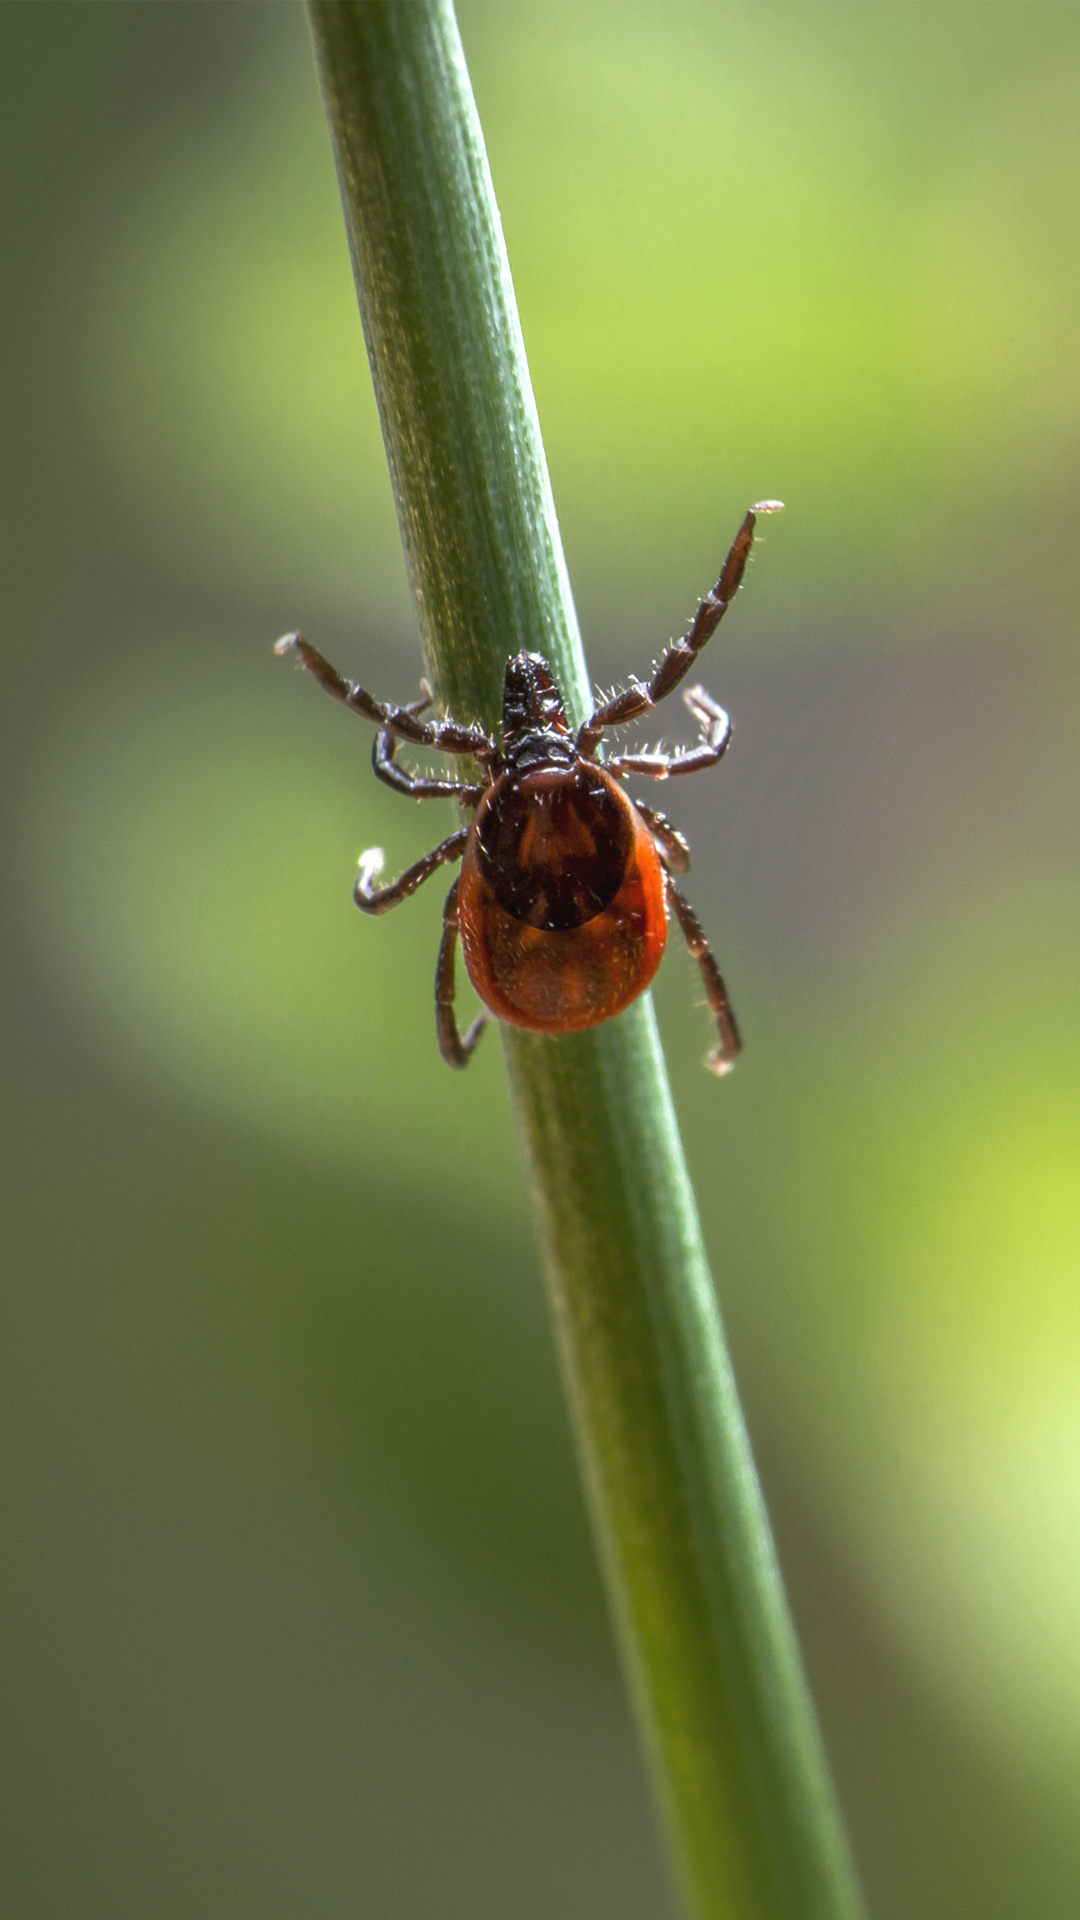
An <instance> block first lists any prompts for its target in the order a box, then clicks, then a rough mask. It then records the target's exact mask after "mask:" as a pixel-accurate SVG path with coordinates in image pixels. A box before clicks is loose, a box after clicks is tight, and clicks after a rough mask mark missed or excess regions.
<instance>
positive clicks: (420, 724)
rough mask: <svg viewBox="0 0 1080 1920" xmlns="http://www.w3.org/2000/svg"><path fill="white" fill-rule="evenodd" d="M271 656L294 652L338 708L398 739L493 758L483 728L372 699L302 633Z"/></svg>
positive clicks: (288, 639)
mask: <svg viewBox="0 0 1080 1920" xmlns="http://www.w3.org/2000/svg"><path fill="white" fill-rule="evenodd" d="M274 652H275V653H279V654H286V653H298V654H299V655H300V658H301V660H302V661H303V663H304V665H305V667H306V668H307V670H308V672H309V673H311V674H314V676H315V678H316V680H317V681H318V683H319V685H320V687H325V689H326V691H327V693H329V694H332V695H333V697H334V699H335V700H340V701H341V704H342V706H345V707H350V708H351V709H352V711H353V713H361V714H363V716H364V719H365V720H373V721H374V722H375V725H376V726H377V727H382V728H385V729H386V730H388V731H389V732H390V733H392V734H396V736H397V738H398V739H399V740H411V741H412V742H413V744H414V745H415V746H418V747H435V748H437V750H438V751H439V753H473V754H475V755H476V757H477V759H478V760H489V759H491V758H492V757H493V756H494V755H495V751H496V749H495V743H494V741H493V740H489V739H488V736H487V734H486V733H485V732H484V729H483V727H461V726H459V725H458V724H457V722H456V721H455V720H421V719H420V718H419V717H418V715H417V713H416V710H415V702H414V704H413V706H412V707H396V706H394V705H393V704H387V702H386V701H384V700H376V699H375V698H374V697H373V696H372V695H371V694H370V693H368V692H367V691H366V689H365V688H364V687H361V686H357V684H356V682H355V681H353V680H345V679H343V678H342V676H341V674H340V673H339V672H338V670H337V668H336V667H332V666H331V665H330V662H329V660H324V659H323V656H322V654H321V653H320V652H319V651H318V649H317V648H316V647H313V646H312V644H311V642H310V640H305V639H304V636H303V634H302V633H287V634H286V635H285V637H284V639H282V640H279V641H278V643H277V645H276V647H275V648H274Z"/></svg>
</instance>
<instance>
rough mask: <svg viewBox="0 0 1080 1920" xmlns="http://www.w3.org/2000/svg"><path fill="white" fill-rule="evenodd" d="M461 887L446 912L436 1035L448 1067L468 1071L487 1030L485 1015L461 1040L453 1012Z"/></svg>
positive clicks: (454, 891)
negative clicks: (478, 1042) (475, 1049)
mask: <svg viewBox="0 0 1080 1920" xmlns="http://www.w3.org/2000/svg"><path fill="white" fill-rule="evenodd" d="M457 902H458V883H457V881H456V880H455V881H454V884H453V886H452V887H451V889H450V891H449V893H448V894H447V896H446V905H445V907H444V908H443V934H442V939H441V941H440V942H439V958H438V963H437V965H436V968H435V1031H436V1033H437V1035H438V1038H439V1052H440V1053H441V1054H442V1057H443V1059H444V1060H445V1061H446V1064H447V1066H448V1067H467V1066H468V1064H469V1059H470V1057H471V1055H472V1052H473V1049H474V1047H475V1046H476V1043H477V1041H478V1040H479V1038H480V1035H481V1034H482V1033H483V1031H484V1028H485V1027H486V1026H487V1021H488V1017H487V1014H486V1013H480V1014H478V1015H477V1017H476V1019H475V1020H474V1021H473V1023H472V1026H471V1027H470V1028H469V1030H468V1032H467V1033H466V1035H465V1038H464V1039H462V1037H461V1034H460V1033H459V1032H458V1023H457V1014H456V1013H455V1012H454V950H455V948H456V946H457V937H458V904H457Z"/></svg>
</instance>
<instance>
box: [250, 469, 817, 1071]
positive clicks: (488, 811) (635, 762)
mask: <svg viewBox="0 0 1080 1920" xmlns="http://www.w3.org/2000/svg"><path fill="white" fill-rule="evenodd" d="M781 504H782V503H781V502H780V501H777V500H763V501H761V502H760V503H759V504H758V505H757V506H756V507H751V508H750V510H749V512H748V513H747V515H746V518H745V520H744V521H743V523H742V526H741V527H740V528H739V531H738V533H737V534H736V536H735V539H734V542H733V544H732V547H731V551H730V553H729V554H728V556H727V559H726V560H725V562H724V566H723V571H722V572H721V575H720V578H719V580H718V581H717V583H716V585H715V587H713V589H712V591H711V592H710V593H707V594H706V595H705V598H704V600H702V602H701V604H700V606H699V607H698V610H697V613H696V614H695V616H694V620H693V622H692V624H691V626H690V629H689V631H688V632H687V633H686V634H685V635H684V637H683V638H682V639H681V640H677V641H675V643H674V644H673V645H672V646H670V647H668V649H667V651H666V652H665V653H664V654H663V655H662V657H661V659H660V660H659V662H658V663H657V665H656V666H655V668H654V670H653V674H652V677H651V679H650V680H648V681H647V682H645V683H644V684H643V683H642V682H641V681H639V680H634V679H632V680H631V682H630V685H629V687H627V688H626V690H625V691H624V692H621V693H615V694H613V695H612V697H611V699H610V700H605V701H604V702H603V703H602V704H601V705H600V706H598V707H597V708H596V710H595V712H594V713H593V715H592V718H591V719H589V720H587V721H586V722H585V724H584V726H582V727H579V728H578V730H577V733H576V734H575V733H574V732H572V730H571V728H570V724H569V722H568V720H567V717H566V711H565V708H564V706H563V701H562V695H561V694H560V692H559V689H558V687H557V686H556V684H555V681H554V678H553V676H552V673H551V670H550V668H549V667H548V665H547V662H546V661H545V660H544V659H543V658H542V656H541V655H540V654H538V653H516V654H514V655H513V657H512V658H511V659H510V660H508V661H507V663H506V674H505V678H504V682H503V708H502V740H501V744H499V743H497V742H496V741H494V740H493V739H492V738H491V737H490V735H488V734H487V733H485V732H484V730H483V728H482V727H479V726H461V725H459V723H458V722H457V721H455V720H450V719H446V720H424V719H422V718H421V715H422V714H424V713H425V712H426V711H427V709H428V708H429V707H430V706H431V704H432V694H431V691H430V689H429V688H428V687H427V686H425V688H424V697H423V698H422V699H420V700H414V701H413V702H412V704H411V705H409V706H404V707H397V706H391V705H388V704H386V703H385V702H383V701H381V700H376V699H374V698H373V697H372V695H371V694H370V693H368V692H367V691H366V690H365V689H364V688H363V687H360V686H356V685H354V684H353V682H352V681H350V680H345V679H343V678H342V676H341V675H340V674H339V673H338V672H337V670H336V669H335V668H334V667H332V666H331V665H330V663H329V661H328V660H324V658H323V656H322V654H321V653H319V652H318V651H317V650H316V649H315V648H314V647H313V646H312V645H311V643H310V641H308V640H305V639H304V637H303V635H302V634H299V633H290V634H286V636H285V638H284V639H283V640H279V641H278V643H277V648H276V651H277V652H278V653H280V654H284V653H292V652H296V653H298V654H299V655H300V658H301V660H302V661H303V664H304V666H305V667H306V668H307V669H308V671H309V673H312V674H314V676H315V678H316V680H318V682H319V684H320V686H322V687H325V689H326V691H327V693H330V694H332V695H333V696H334V699H335V700H340V701H341V702H342V705H343V706H346V707H351V708H352V710H353V712H354V713H359V714H362V715H363V716H364V718H365V719H366V720H371V721H373V722H374V723H375V726H376V727H377V728H378V732H377V733H376V735H375V744H374V749H373V752H372V765H373V767H374V770H375V773H376V775H377V776H378V778H379V779H380V780H383V781H385V782H386V785H387V786H388V787H393V789H394V791H395V792H396V793H404V794H408V795H410V796H411V797H412V798H413V799H414V800H441V799H447V798H449V799H454V800H456V801H457V802H458V803H459V805H460V806H461V807H462V808H463V809H464V810H465V811H466V812H467V813H469V814H471V816H472V817H471V819H470V821H469V824H468V825H467V826H463V827H459V828H458V830H457V832H456V833H452V834H451V835H450V837H449V839H446V840H443V841H442V842H441V843H440V844H439V846H437V847H434V848H433V849H432V851H431V852H430V853H428V854H425V856H424V858H423V859H422V860H418V861H417V862H416V864H415V866H412V867H409V868H408V869H407V870H406V872H404V873H403V874H401V876H400V877H399V878H398V879H397V880H394V881H392V882H391V883H390V884H389V885H388V886H378V885H376V876H377V875H378V874H379V872H380V870H381V868H382V864H383V855H382V851H381V849H380V848H378V847H372V848H369V850H368V851H367V852H366V853H365V854H363V855H362V856H361V859H360V871H359V874H358V875H357V879H356V885H355V888H354V898H355V900H356V904H357V906H358V907H360V908H362V910H363V911H364V912H365V913H376V914H377V913H386V912H387V911H388V909H389V908H390V907H396V906H397V905H398V903H399V902H400V901H402V900H407V899H408V898H409V895H410V894H413V893H415V892H416V890H417V888H418V887H420V886H422V885H423V883H424V881H425V880H429V879H430V878H431V876H432V874H433V873H435V872H437V870H438V869H439V867H442V866H446V865H448V864H449V863H450V862H452V861H455V860H460V861H461V873H460V875H459V876H458V878H457V879H455V881H454V884H453V886H452V887H451V889H450V892H449V893H448V895H447V898H446V906H445V908H444V910H443V935H442V941H441V944H440V947H439V958H438V964H437V967H436V970H435V1024H436V1031H437V1034H438V1040H439V1050H440V1052H441V1053H442V1056H443V1059H444V1060H445V1061H447V1063H448V1064H449V1065H450V1066H452V1067H463V1066H465V1065H466V1063H467V1062H468V1060H469V1057H470V1055H471V1054H472V1051H473V1049H474V1047H475V1046H476V1043H477V1041H478V1040H479V1038H480V1035H481V1033H482V1032H483V1029H484V1027H485V1026H486V1024H487V1019H488V1013H482V1014H481V1015H480V1016H479V1018H478V1019H476V1020H474V1021H473V1023H472V1025H471V1026H470V1027H469V1029H468V1031H467V1032H466V1033H465V1034H464V1035H462V1034H461V1032H460V1031H459V1028H458V1023H457V1016H456V1014H455V1010H454V960H455V949H456V946H457V942H458V939H459V937H460V940H461V946H462V951H463V953H464V956H465V966H466V968H467V970H468V974H469V978H470V980H471V981H472V983H473V986H474V987H475V988H476V991H477V993H478V994H479V996H480V999H481V1000H482V1001H483V1003H484V1005H485V1007H486V1008H487V1009H488V1012H490V1013H493V1014H494V1015H495V1016H496V1017H497V1018H498V1019H500V1020H506V1021H508V1022H509V1023H510V1025H511V1026H515V1027H528V1028H531V1029H532V1030H533V1032H535V1033H578V1032H580V1031H581V1030H582V1029H584V1028H586V1027H596V1026H599V1025H600V1024H601V1022H602V1021H604V1020H610V1019H612V1018H613V1016H614V1015H615V1014H617V1013H621V1012H622V1011H623V1008H624V1007H628V1006H629V1005H630V1003H631V1001H633V1000H636V999H637V997H638V995H639V994H640V993H643V992H644V991H645V988H646V987H647V986H648V984H649V982H650V980H651V979H652V977H653V975H654V973H655V972H656V969H657V967H658V966H659V965H660V960H661V957H662V955H663V952H664V947H665V945H666V944H667V933H668V912H669V909H670V911H671V912H672V913H674V915H675V918H676V919H677V920H678V922H679V926H680V927H681V929H682V933H683V937H684V939H685V941H686V944H687V946H688V947H689V949H690V952H691V953H692V955H693V956H694V959H695V960H696V961H697V963H698V966H699V968H700V970H701V977H702V980H703V981H704V985H705V997H706V999H707V1001H708V1004H709V1007H710V1008H711V1010H712V1013H713V1015H714V1017H715V1019H716V1025H717V1029H718V1040H717V1043H716V1045H715V1047H714V1048H713V1049H712V1051H711V1052H710V1053H709V1055H708V1057H707V1060H706V1065H707V1066H708V1067H710V1068H711V1069H712V1071H713V1072H714V1073H727V1072H728V1071H729V1070H730V1068H731V1067H732V1066H733V1065H734V1063H735V1058H736V1055H737V1054H738V1053H739V1051H740V1049H741V1047H742V1040H741V1038H740V1035H739V1029H738V1027H737V1025H736V1023H735V1015H734V1014H733V1012H732V1010H731V1003H730V1001H729V999H728V995H727V989H726V987H725V986H724V982H723V979H722V977H721V974H720V969H719V968H718V966H717V964H716V961H715V960H714V958H713V955H712V952H711V949H710V947H709V944H708V941H707V940H706V938H705V935H704V933H703V932H702V929H701V925H700V922H699V921H698V918H697V915H696V914H695V912H694V910H693V908H692V907H691V906H690V904H689V902H688V901H687V900H686V899H685V898H684V896H683V894H682V893H681V892H680V891H679V888H678V886H677V885H676V880H675V876H676V875H677V874H680V875H681V874H683V873H685V872H686V869H687V867H688V866H689V864H690V849H689V847H688V846H687V844H686V841H685V840H684V839H683V837H682V834H681V833H679V832H678V831H677V830H676V828H675V827H673V826H672V824H671V822H670V820H668V819H666V818H665V816H664V815H663V814H662V813H657V812H655V811H654V809H653V808H652V807H647V806H643V805H642V804H641V803H640V802H639V801H634V800H631V798H630V796H629V794H628V793H627V792H626V789H625V787H624V786H623V784H622V783H623V781H624V780H625V779H626V777H627V775H628V774H644V775H646V776H647V777H649V778H650V779H653V780H668V779H672V778H674V777H675V776H677V775H682V774H687V773H701V772H704V770H705V768H706V767H714V766H715V765H716V763H717V761H718V760H720V759H722V757H723V755H724V754H725V752H726V751H727V748H728V746H729V744H730V741H731V722H730V720H729V719H728V716H727V714H726V713H725V712H724V710H723V708H722V707H719V706H717V704H716V701H715V700H714V699H713V698H712V696H711V694H708V693H706V691H705V689H704V687H699V686H694V687H690V688H688V689H687V690H686V692H685V693H684V695H683V698H684V700H685V702H686V705H687V707H688V708H689V710H690V712H691V714H692V715H693V718H694V719H695V720H696V722H697V725H698V728H699V730H700V735H701V738H700V741H699V743H698V745H697V746H694V747H685V748H679V749H677V750H676V751H675V752H674V753H663V752H655V753H627V754H616V755H614V756H613V757H612V758H611V759H609V760H606V761H604V762H601V761H600V760H599V759H598V757H597V756H598V753H599V751H600V746H601V741H602V738H603V734H604V730H605V728H607V727H621V726H625V725H626V724H627V723H628V722H629V721H631V720H638V719H640V718H641V716H642V715H643V714H646V713H650V712H651V711H652V709H653V708H654V707H655V706H657V705H658V704H659V702H660V701H661V700H664V699H666V698H667V696H668V694H669V693H673V692H674V690H675V688H676V687H677V686H678V685H679V683H680V681H682V680H683V679H684V678H685V676H686V674H687V673H688V672H689V670H690V668H691V667H692V666H693V664H694V661H695V660H696V659H697V656H698V654H699V653H700V652H701V649H702V647H703V646H704V645H705V642H706V641H707V640H708V639H709V637H710V635H711V634H713V633H714V632H715V630H716V628H717V626H718V625H719V623H720V621H721V620H722V619H723V617H724V614H725V613H726V612H727V609H728V607H729V606H730V605H731V602H732V600H733V599H734V597H735V595H736V593H737V592H738V590H739V586H740V584H741V582H742V577H743V573H744V571H745V568H746V562H747V560H748V558H749V555H750V549H751V547H752V546H753V544H754V527H755V524H756V521H757V516H758V514H759V513H774V512H776V511H777V510H778V508H779V507H780V505H781ZM402 740H404V741H406V742H407V743H409V744H410V745H413V746H418V747H425V748H434V749H436V750H437V751H438V752H440V753H447V754H469V755H471V756H472V758H473V759H474V761H476V763H477V764H478V765H479V767H480V769H481V779H480V781H479V782H478V784H477V785H475V786H468V785H465V784H464V783H463V782H460V781H456V780H441V779H436V778H431V777H429V776H428V775H425V774H415V773H410V772H408V771H407V770H406V769H405V768H404V767H403V766H401V765H399V763H398V761H397V760H396V759H395V757H394V756H395V753H396V750H397V746H398V742H399V741H402Z"/></svg>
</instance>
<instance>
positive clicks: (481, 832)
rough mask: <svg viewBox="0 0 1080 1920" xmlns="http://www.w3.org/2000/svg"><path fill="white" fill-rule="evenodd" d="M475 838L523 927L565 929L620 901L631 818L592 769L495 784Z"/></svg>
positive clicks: (487, 874) (484, 866) (495, 889)
mask: <svg viewBox="0 0 1080 1920" xmlns="http://www.w3.org/2000/svg"><path fill="white" fill-rule="evenodd" d="M477 844H478V850H479V856H480V867H481V870H482V872H483V875H484V878H485V880H486V881H487V884H488V886H489V887H490V888H491V891H492V893H493V894H494V896H495V899H496V900H497V901H498V903H499V905H500V907H502V908H503V910H504V911H505V912H506V913H509V914H511V915H512V916H513V918H514V919H515V920H520V921H521V922H523V924H524V925H525V926H528V927H540V928H543V929H544V930H545V931H546V932H548V933H566V932H569V930H570V929H571V928H572V927H580V926H584V924H585V922H586V921H587V920H593V919H595V917H596V915H597V914H598V913H603V911H604V908H605V907H607V906H610V904H611V902H612V900H614V898H615V895H616V894H617V893H618V891H619V888H620V887H621V886H622V883H623V880H624V878H625V876H626V869H627V866H628V864H629V860H630V856H631V852H632V850H633V844H634V828H633V820H632V817H631V815H630V811H629V808H628V807H625V806H623V805H620V802H619V799H618V798H617V796H616V795H615V794H613V793H612V791H611V789H610V788H609V786H608V785H607V783H606V781H605V780H604V779H603V778H602V776H601V775H600V774H599V773H597V772H596V771H595V770H593V769H592V768H590V767H585V766H581V765H579V766H578V767H577V768H575V769H574V770H573V771H566V772H564V771H563V770H562V769H561V768H560V769H559V770H558V771H554V770H547V771H540V770H538V771H537V772H535V773H529V774H526V775H525V776H524V777H523V778H522V779H520V780H508V781H507V782H506V785H505V787H504V788H503V790H502V791H501V792H499V791H496V793H495V794H494V795H493V796H492V799H491V803H490V805H489V806H488V808H487V810H486V812H485V814H484V816H483V818H482V820H480V821H479V822H478V823H477Z"/></svg>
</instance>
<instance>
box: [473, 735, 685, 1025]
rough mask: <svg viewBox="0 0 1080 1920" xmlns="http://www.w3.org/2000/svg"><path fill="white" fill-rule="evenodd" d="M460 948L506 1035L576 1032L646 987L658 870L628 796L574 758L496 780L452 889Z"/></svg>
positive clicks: (657, 917) (657, 948) (662, 914)
mask: <svg viewBox="0 0 1080 1920" xmlns="http://www.w3.org/2000/svg"><path fill="white" fill-rule="evenodd" d="M458 922H459V926H460V931H461V947H462V952H463V954H464V956H465V965H466V967H467V969H468V973H469V978H470V980H471V981H472V983H473V986H474V987H475V988H476V991H477V993H478V994H479V995H480V998H481V1000H483V1002H484V1004H485V1005H486V1006H488V1007H490V1008H491V1011H492V1013H494V1014H497V1015H498V1017H499V1019H500V1020H507V1021H509V1022H510V1024H511V1025H512V1026H517V1027H531V1028H532V1029H533V1030H534V1031H535V1032H537V1033H578V1032H580V1030H581V1029H582V1028H583V1027H595V1026H598V1025H599V1024H600V1022H601V1021H602V1020H610V1019H611V1017H612V1015H613V1014H616V1013H621V1012H622V1010H623V1008H624V1007H628V1006H629V1005H630V1002H631V1001H632V1000H636V999H637V996H638V994H639V993H643V992H644V990H645V988H646V987H647V986H648V984H649V982H650V980H651V979H652V977H653V974H654V973H655V972H656V969H657V967H658V966H659V965H660V961H661V958H662V955H663V952H664V946H665V944H666V941H667V896H666V893H665V889H664V868H663V865H662V863H661V860H660V855H659V853H658V851H657V847H656V842H655V840H654V839H653V837H652V834H651V833H650V832H649V829H648V827H647V826H646V824H645V821H644V820H643V818H642V816H641V814H640V813H639V812H638V810H637V808H636V807H635V806H634V804H633V802H632V800H631V799H630V798H629V796H628V794H627V793H625V792H624V790H623V789H622V788H621V787H620V786H619V784H618V782H617V781H616V780H615V779H614V778H613V776H612V775H611V774H610V773H607V772H605V771H604V769H603V768H602V767H599V766H597V765H595V764H594V763H590V762H589V761H586V760H578V761H576V762H575V764H574V765H573V766H571V767H567V768H563V767H558V766H556V767H551V766H539V767H535V768H533V769H531V770H530V771H529V772H528V773H526V774H524V775H523V776H522V777H521V778H515V776H514V775H513V773H511V772H507V773H504V774H502V775H501V776H500V778H499V779H498V780H497V781H496V782H495V785H494V786H493V787H492V789H491V791H490V793H488V794H486V795H485V797H484V799H483V800H482V801H481V803H480V807H479V810H478V812H477V816H476V819H475V821H474V823H473V825H472V828H471V829H470V832H469V837H468V840H467V841H466V844H465V854H464V858H463V860H462V866H461V882H460V886H459V891H458Z"/></svg>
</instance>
